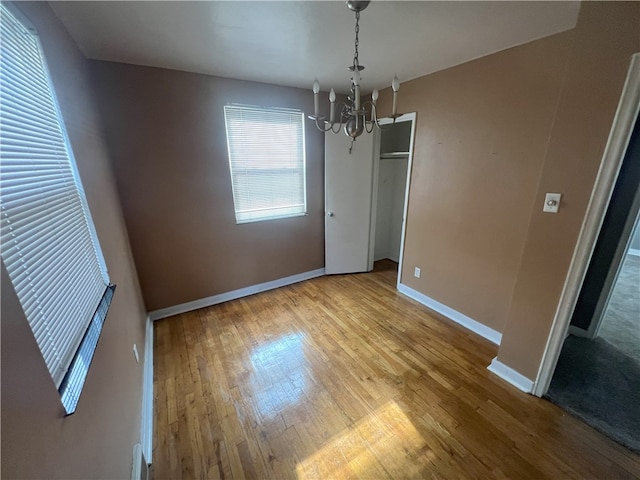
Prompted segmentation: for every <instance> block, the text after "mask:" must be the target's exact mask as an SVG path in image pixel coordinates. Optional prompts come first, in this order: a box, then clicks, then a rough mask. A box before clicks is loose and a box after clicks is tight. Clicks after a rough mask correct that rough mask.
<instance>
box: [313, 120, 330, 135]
mask: <svg viewBox="0 0 640 480" xmlns="http://www.w3.org/2000/svg"><path fill="white" fill-rule="evenodd" d="M315 120H316V127H318V130H320V131H321V132H328V131H329V130H331V128H332V127H333V124H332V123H329V122H327V121H326V120H322V122H323V125H322V126H320V120H321V119H320V118H316V119H315ZM327 125H328V126H329V128H327Z"/></svg>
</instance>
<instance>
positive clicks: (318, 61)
mask: <svg viewBox="0 0 640 480" xmlns="http://www.w3.org/2000/svg"><path fill="white" fill-rule="evenodd" d="M50 4H51V7H52V8H53V10H54V11H55V13H56V14H57V16H58V17H59V18H60V20H61V21H62V22H63V23H64V25H65V26H66V27H67V29H68V30H69V33H70V34H71V36H72V37H73V38H74V39H75V41H76V43H77V44H78V46H79V47H80V49H81V50H82V51H83V52H84V54H85V55H86V56H87V57H88V58H93V59H99V60H110V61H116V62H124V63H132V64H138V65H149V66H155V67H165V68H171V69H176V70H185V71H189V72H198V73H206V74H211V75H218V76H222V77H230V78H239V79H244V80H254V81H260V82H267V83H275V84H279V85H287V86H294V87H303V88H310V87H311V84H312V82H313V79H314V78H315V77H317V78H318V79H319V81H320V84H321V86H322V88H323V90H328V89H329V88H330V87H332V86H333V87H334V88H335V89H336V91H338V92H341V93H346V92H347V90H348V87H349V83H348V79H349V74H348V72H347V70H346V67H347V66H349V65H351V63H352V58H353V41H354V26H355V14H354V13H353V12H351V11H350V10H348V9H347V7H346V6H345V4H344V2H342V1H319V2H318V1H296V2H282V1H257V2H256V1H201V2H171V1H167V2H164V1H162V2H157V1H144V2H137V1H87V2H83V1H80V2H76V1H71V2H67V1H64V2H62V1H60V2H59V1H56V2H50ZM579 9H580V3H579V2H577V1H571V2H563V1H546V2H523V1H515V2H502V1H490V2H483V1H472V2H465V1H443V2H439V1H423V2H408V1H382V0H378V1H375V0H374V1H373V2H371V4H370V5H369V7H368V8H367V9H366V10H364V11H363V12H362V14H361V19H360V48H359V50H360V57H359V58H360V63H361V64H362V65H364V66H365V67H366V69H365V70H364V72H362V85H363V89H364V90H370V89H372V88H382V87H385V86H388V85H389V84H390V82H391V79H392V77H393V75H394V73H397V75H398V78H399V79H400V81H401V82H403V81H407V80H410V79H413V78H416V77H420V76H422V75H426V74H428V73H432V72H435V71H438V70H442V69H445V68H448V67H451V66H453V65H457V64H460V63H463V62H466V61H469V60H472V59H474V58H478V57H481V56H484V55H487V54H490V53H493V52H497V51H499V50H503V49H506V48H509V47H512V46H515V45H519V44H522V43H526V42H529V41H531V40H534V39H537V38H541V37H545V36H548V35H552V34H554V33H558V32H561V31H564V30H569V29H571V28H573V27H575V24H576V19H577V16H578V10H579Z"/></svg>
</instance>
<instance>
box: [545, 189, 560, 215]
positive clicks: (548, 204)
mask: <svg viewBox="0 0 640 480" xmlns="http://www.w3.org/2000/svg"><path fill="white" fill-rule="evenodd" d="M560 198H562V194H561V193H547V194H546V195H545V197H544V205H543V207H542V211H543V212H547V213H558V209H559V208H560Z"/></svg>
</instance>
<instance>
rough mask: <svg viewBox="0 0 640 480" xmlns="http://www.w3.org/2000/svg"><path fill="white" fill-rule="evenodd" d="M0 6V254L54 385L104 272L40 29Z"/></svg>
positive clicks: (101, 292) (96, 299) (91, 311)
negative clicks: (29, 27)
mask: <svg viewBox="0 0 640 480" xmlns="http://www.w3.org/2000/svg"><path fill="white" fill-rule="evenodd" d="M0 9H1V12H0V13H1V18H0V27H1V35H2V37H1V40H2V42H1V46H0V49H1V59H0V72H1V74H0V95H1V96H0V209H1V210H0V213H1V217H0V221H1V224H0V226H1V231H0V234H1V241H2V260H3V262H4V264H5V266H6V268H7V271H8V273H9V276H10V278H11V282H12V284H13V286H14V288H15V291H16V293H17V296H18V299H19V300H20V303H21V304H22V307H23V310H24V312H25V315H26V317H27V319H28V321H29V324H30V326H31V329H32V331H33V333H34V336H35V338H36V341H37V343H38V346H39V347H40V350H41V352H42V355H43V357H44V361H45V363H46V365H47V367H48V368H49V372H50V373H51V377H52V378H53V380H54V382H55V384H56V387H57V388H59V387H60V386H61V384H62V383H63V380H64V379H65V375H67V371H68V369H69V366H70V365H71V363H72V361H74V357H75V356H76V352H77V351H78V349H79V347H80V345H81V342H82V341H83V338H84V337H85V333H86V332H87V329H88V327H89V324H90V322H91V321H92V319H93V318H94V316H95V314H96V311H97V309H98V306H99V305H100V304H101V301H102V300H103V297H104V296H105V293H106V292H107V290H108V285H109V278H108V276H107V271H106V267H105V264H104V260H103V258H102V253H101V251H100V247H99V245H98V242H97V237H96V235H95V231H94V228H93V224H92V223H91V218H90V216H89V211H88V208H87V205H86V200H85V198H84V192H83V190H82V187H81V184H80V180H79V177H78V175H77V172H76V170H75V164H74V161H73V158H72V153H71V150H70V147H69V144H68V141H67V137H66V132H65V130H64V125H63V123H62V119H61V117H60V115H59V111H58V106H57V103H56V100H55V97H54V92H53V90H52V87H51V84H50V81H49V78H48V72H47V69H46V65H45V61H44V58H43V56H42V53H41V49H40V44H39V41H38V38H37V36H36V35H35V34H34V33H32V31H30V30H27V29H26V28H25V26H23V24H22V23H21V22H20V21H19V20H18V19H17V18H16V17H15V16H14V15H13V14H12V13H11V11H9V10H8V9H7V8H6V7H5V6H4V5H1V6H0ZM82 380H83V381H84V378H83V379H82ZM66 383H68V380H67V382H66ZM61 393H62V392H61ZM78 394H79V393H78Z"/></svg>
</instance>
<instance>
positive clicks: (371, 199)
mask: <svg viewBox="0 0 640 480" xmlns="http://www.w3.org/2000/svg"><path fill="white" fill-rule="evenodd" d="M415 119H416V114H415V112H414V113H407V114H404V115H401V116H400V117H398V118H396V119H395V121H394V120H393V119H391V118H383V119H381V120H380V121H379V123H380V124H381V125H382V129H377V128H376V129H375V130H374V134H373V135H362V136H360V137H358V140H357V141H356V142H353V144H351V141H350V138H349V137H347V136H345V135H325V272H326V274H327V275H335V274H345V273H359V272H367V271H371V270H373V268H374V265H373V263H374V260H375V257H376V255H375V249H376V247H377V248H378V254H379V256H380V258H392V260H393V261H394V262H396V263H397V264H402V251H403V243H404V231H405V218H406V214H407V198H408V194H409V183H410V176H411V163H412V151H413V141H414V135H415ZM383 142H384V143H383ZM381 152H382V153H383V154H384V155H383V156H384V159H383V160H381ZM396 161H397V162H398V163H393V162H396ZM381 162H382V163H381ZM381 165H382V170H383V173H382V176H383V178H386V179H387V182H386V183H385V182H384V181H383V189H382V191H379V188H378V187H379V183H380V170H381ZM380 193H382V194H381V195H380ZM379 203H380V208H381V209H382V211H383V213H382V214H381V215H380V226H379V228H376V226H377V225H376V223H377V221H378V204H379ZM376 234H377V238H378V239H379V241H378V242H376ZM376 244H377V245H376ZM385 245H386V246H385ZM381 251H382V252H383V253H381ZM394 252H395V253H394ZM382 255H384V257H382Z"/></svg>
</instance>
